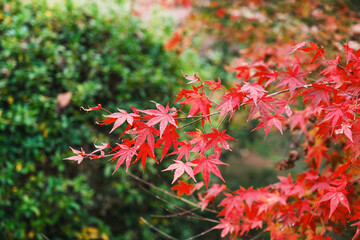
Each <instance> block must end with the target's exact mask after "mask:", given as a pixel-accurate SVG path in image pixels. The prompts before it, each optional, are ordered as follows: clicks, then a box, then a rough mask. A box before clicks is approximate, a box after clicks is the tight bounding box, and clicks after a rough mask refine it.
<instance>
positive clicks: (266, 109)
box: [248, 95, 276, 124]
mask: <svg viewBox="0 0 360 240" xmlns="http://www.w3.org/2000/svg"><path fill="white" fill-rule="evenodd" d="M274 100H275V99H274V98H272V97H269V96H266V95H264V96H262V97H261V98H260V99H259V101H258V102H257V104H255V102H254V101H252V100H249V102H250V103H251V109H250V113H249V118H248V121H249V120H250V118H252V117H253V116H254V115H255V113H257V112H259V114H260V118H261V120H262V121H263V122H264V124H265V123H266V122H267V119H268V116H269V115H270V111H272V112H276V109H275V108H274V107H273V105H272V104H271V102H273V101H274Z"/></svg>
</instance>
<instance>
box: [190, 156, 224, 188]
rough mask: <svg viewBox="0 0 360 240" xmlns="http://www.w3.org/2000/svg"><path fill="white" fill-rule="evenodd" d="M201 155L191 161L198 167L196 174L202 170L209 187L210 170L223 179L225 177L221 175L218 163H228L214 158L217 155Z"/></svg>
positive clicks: (195, 170) (195, 169)
mask: <svg viewBox="0 0 360 240" xmlns="http://www.w3.org/2000/svg"><path fill="white" fill-rule="evenodd" d="M199 155H200V157H199V158H197V159H195V160H193V161H191V163H195V164H196V167H195V168H194V174H195V175H196V174H198V173H199V172H201V171H202V173H203V178H204V181H205V184H206V189H208V184H209V179H210V172H212V173H213V174H215V176H217V177H218V178H220V179H221V180H223V181H224V182H225V180H224V179H223V177H222V176H221V173H220V170H219V168H218V167H217V166H216V165H227V166H228V164H226V163H224V162H222V161H220V160H219V159H216V158H214V157H215V155H210V156H209V157H206V156H204V155H202V154H199Z"/></svg>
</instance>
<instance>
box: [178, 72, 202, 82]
mask: <svg viewBox="0 0 360 240" xmlns="http://www.w3.org/2000/svg"><path fill="white" fill-rule="evenodd" d="M181 73H182V75H183V76H184V78H186V79H187V80H190V82H188V83H187V84H191V83H195V82H200V78H199V77H198V76H196V74H194V76H193V77H191V76H189V75H186V74H185V73H183V72H181Z"/></svg>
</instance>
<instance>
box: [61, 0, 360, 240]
mask: <svg viewBox="0 0 360 240" xmlns="http://www.w3.org/2000/svg"><path fill="white" fill-rule="evenodd" d="M188 2H191V1H188ZM309 3H310V2H309ZM220 10H221V9H218V10H217V16H218V17H219V18H222V17H224V16H225V15H226V14H227V11H226V9H223V11H220ZM179 41H180V39H179V38H177V37H176V38H174V39H173V40H171V42H169V43H168V45H166V46H165V47H166V48H168V49H169V50H171V49H173V48H174V47H175V44H176V43H178V42H179ZM284 46H285V45H284ZM284 46H283V47H284ZM276 47H279V46H276ZM276 47H275V48H276ZM254 48H255V46H254ZM256 48H259V47H258V46H256ZM279 48H280V47H279ZM284 48H285V47H284ZM285 49H286V48H285ZM342 49H343V50H339V51H338V52H337V53H336V54H333V52H332V53H331V54H329V55H333V56H334V57H328V54H327V52H326V46H322V45H320V44H318V43H316V42H313V41H302V42H298V43H295V44H292V47H291V49H289V48H287V51H285V50H282V51H280V50H279V52H277V53H275V52H272V54H273V58H272V59H271V60H268V59H266V57H263V58H261V57H259V51H255V52H254V53H253V54H251V53H250V52H247V53H246V54H247V56H250V59H251V61H252V62H246V61H237V62H235V63H234V66H229V67H231V68H232V70H233V71H235V73H236V77H237V79H238V80H240V81H238V84H234V86H233V87H232V88H226V87H225V86H224V85H222V82H221V80H220V78H219V79H217V80H216V81H215V80H202V79H200V78H199V77H198V76H197V75H196V74H195V75H194V76H190V75H187V74H185V73H184V74H183V76H184V78H185V79H187V81H188V86H189V87H188V88H186V89H182V90H181V91H180V92H179V93H178V94H177V98H176V99H175V100H174V103H171V104H170V103H156V102H154V108H153V109H146V110H141V109H136V108H132V112H126V111H125V110H123V109H118V111H117V112H109V111H108V110H106V109H104V108H102V107H101V106H100V105H98V106H97V107H94V108H88V109H85V110H86V111H92V110H97V109H101V110H104V111H106V112H108V113H107V114H106V115H105V116H104V117H105V119H104V120H101V121H99V124H101V125H108V124H109V125H112V129H111V131H110V133H112V134H114V133H116V134H118V135H119V136H120V138H119V140H118V142H117V143H103V144H102V145H95V148H96V149H95V150H94V151H93V152H91V153H85V152H84V151H83V150H82V149H80V150H75V149H72V151H73V152H74V154H75V156H72V157H69V158H68V160H74V161H77V162H78V163H80V162H82V161H83V160H84V159H100V158H107V159H109V160H111V161H112V162H114V173H115V172H116V171H117V170H119V168H120V167H121V166H124V167H125V169H126V171H127V170H128V168H129V167H130V166H131V165H132V164H135V163H137V162H138V161H139V160H141V164H142V167H143V170H144V171H145V167H146V162H147V161H155V162H157V163H158V162H161V161H162V160H163V159H164V158H165V157H166V156H171V158H170V159H173V160H172V162H171V161H169V163H168V167H167V168H165V169H160V170H162V171H172V172H173V173H174V177H173V181H172V183H175V182H176V183H177V184H175V185H174V186H173V187H172V190H175V191H177V194H178V195H179V196H182V195H184V194H185V195H190V194H193V195H194V196H196V198H197V199H198V203H197V205H198V206H199V208H201V209H202V210H203V211H207V210H209V209H210V207H209V206H210V205H209V204H210V203H213V202H214V200H215V199H217V200H218V202H219V204H218V209H220V212H218V215H217V216H218V223H217V224H215V226H214V227H213V229H220V231H221V237H225V236H231V237H236V236H246V235H247V234H248V233H249V232H250V231H252V230H259V229H262V230H263V231H267V232H270V236H271V239H298V238H304V239H331V237H330V236H331V234H332V233H337V234H340V235H343V234H345V236H349V231H350V232H351V233H350V234H351V235H352V237H353V239H356V238H357V236H358V235H360V221H359V220H360V202H359V198H358V195H359V193H360V190H359V186H358V184H357V182H358V180H359V179H360V162H359V156H360V115H359V111H360V106H359V104H360V103H359V94H360V50H357V49H352V48H351V47H350V46H349V45H348V44H347V43H346V44H343V45H342ZM269 51H270V50H269V48H267V47H264V51H262V53H263V54H264V53H265V55H266V54H268V53H269ZM332 51H333V50H332ZM246 54H245V55H246ZM280 54H284V56H282V58H281V61H280V63H278V64H274V62H273V61H274V59H275V60H276V59H277V58H279V59H280ZM247 59H249V58H247ZM238 111H246V112H248V121H254V120H255V121H258V125H257V127H256V128H255V129H254V130H257V131H258V130H261V129H263V130H264V132H265V134H264V135H265V137H266V135H267V134H268V133H269V132H270V131H271V130H276V131H278V132H279V133H280V134H283V131H290V132H291V134H297V135H301V136H303V137H302V138H301V139H303V140H302V141H303V142H302V143H301V146H302V148H303V153H302V154H300V153H299V152H298V151H295V150H292V151H291V152H290V153H289V157H288V159H286V160H283V161H281V162H279V164H278V166H277V168H278V169H279V170H284V169H289V168H292V167H293V166H294V165H295V162H296V161H304V162H306V163H307V170H306V171H304V172H303V173H300V174H298V175H297V176H291V175H288V176H287V177H278V179H279V181H278V182H276V183H273V184H271V185H269V186H266V187H263V188H258V189H255V188H253V187H250V188H243V187H240V188H239V189H237V190H236V189H228V188H227V187H226V185H225V184H214V185H210V184H209V179H210V177H217V178H219V179H221V181H222V182H224V183H225V179H224V178H223V177H222V174H221V171H220V169H219V166H221V165H228V164H227V163H226V162H224V161H223V160H222V154H223V153H224V151H231V149H230V145H229V142H231V141H236V139H235V138H233V137H231V136H230V135H229V134H228V133H227V131H226V129H225V128H224V127H223V125H224V123H225V122H226V121H230V120H231V119H232V117H233V116H234V114H235V113H236V112H238ZM196 122H200V123H201V127H200V129H191V127H192V126H193V124H195V123H196ZM211 173H212V176H211ZM179 179H182V180H179ZM184 179H188V181H187V182H185V181H183V180H184ZM202 182H203V183H204V184H202ZM203 185H205V187H203ZM219 200H220V201H219Z"/></svg>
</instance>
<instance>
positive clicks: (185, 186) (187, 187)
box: [171, 180, 194, 196]
mask: <svg viewBox="0 0 360 240" xmlns="http://www.w3.org/2000/svg"><path fill="white" fill-rule="evenodd" d="M193 188H194V185H193V184H189V183H186V182H184V181H181V180H179V181H178V184H176V185H174V186H173V187H172V188H171V189H172V190H177V195H178V196H182V195H184V193H185V194H186V195H190V194H191V190H192V189H193Z"/></svg>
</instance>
